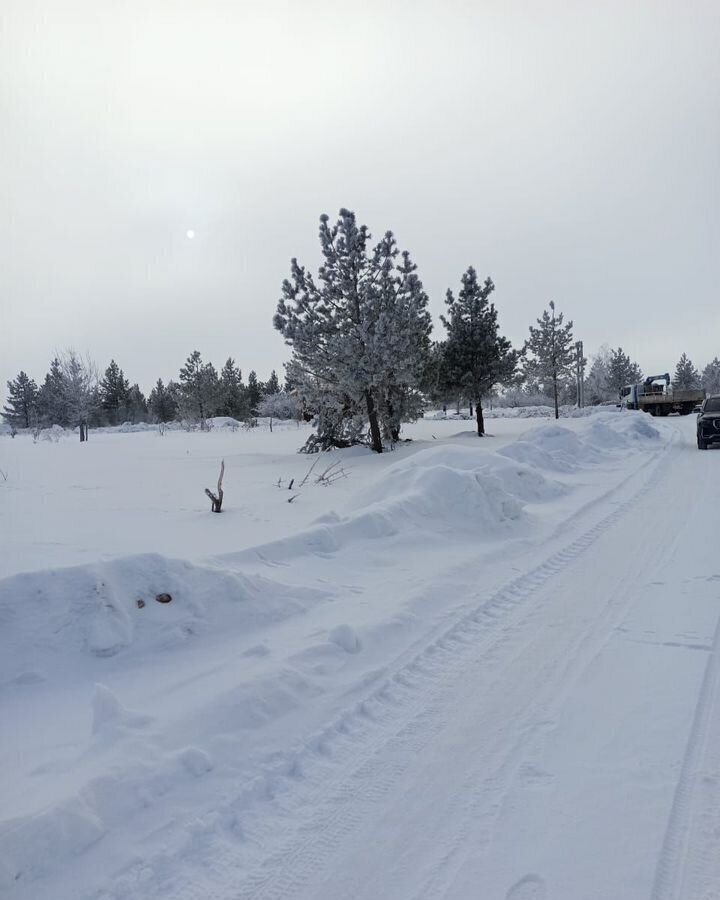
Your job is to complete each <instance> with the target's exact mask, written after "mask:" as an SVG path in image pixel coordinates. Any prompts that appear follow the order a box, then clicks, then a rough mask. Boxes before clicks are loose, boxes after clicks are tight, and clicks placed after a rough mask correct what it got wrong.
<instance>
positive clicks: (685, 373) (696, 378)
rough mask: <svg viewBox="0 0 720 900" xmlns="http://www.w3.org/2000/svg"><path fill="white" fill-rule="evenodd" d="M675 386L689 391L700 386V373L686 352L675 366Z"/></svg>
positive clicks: (680, 389)
mask: <svg viewBox="0 0 720 900" xmlns="http://www.w3.org/2000/svg"><path fill="white" fill-rule="evenodd" d="M673 387H674V388H676V389H677V390H679V391H689V390H693V388H699V387H700V373H699V372H698V370H697V369H696V368H695V366H694V365H693V364H692V360H690V359H688V357H687V356H686V354H685V353H683V355H682V356H681V357H680V359H679V360H678V364H677V366H676V367H675V377H674V378H673Z"/></svg>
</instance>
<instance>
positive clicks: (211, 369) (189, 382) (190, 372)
mask: <svg viewBox="0 0 720 900" xmlns="http://www.w3.org/2000/svg"><path fill="white" fill-rule="evenodd" d="M180 398H181V399H180V413H181V415H183V416H184V417H185V418H187V419H190V420H192V421H197V422H199V423H200V427H201V428H202V429H204V428H205V427H206V422H207V419H209V418H210V417H211V416H214V415H215V412H216V409H217V405H218V399H219V383H218V376H217V372H216V371H215V366H213V364H212V363H204V362H203V360H202V356H201V355H200V352H199V351H198V350H193V352H192V353H191V354H190V356H188V358H187V360H186V361H185V365H184V366H183V367H182V369H180Z"/></svg>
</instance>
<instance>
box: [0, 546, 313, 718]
mask: <svg viewBox="0 0 720 900" xmlns="http://www.w3.org/2000/svg"><path fill="white" fill-rule="evenodd" d="M161 593H166V594H168V595H170V597H171V598H172V599H171V601H170V602H168V603H159V602H156V599H155V598H156V597H157V595H159V594H161ZM325 596H326V595H324V594H323V592H322V591H320V590H319V589H318V588H315V587H313V588H303V587H299V586H294V587H292V588H290V587H287V586H286V585H283V584H281V583H278V582H276V581H273V580H270V579H268V578H264V577H261V576H252V577H250V576H246V575H243V574H241V573H239V572H236V571H233V570H232V569H231V568H230V567H229V566H228V565H225V567H223V568H220V567H218V566H214V565H209V564H208V565H195V564H192V563H190V562H186V561H183V560H176V559H171V558H168V557H164V556H160V555H159V554H146V555H141V556H128V557H121V558H120V559H116V560H112V561H109V562H105V563H98V564H96V565H93V566H74V567H69V568H65V569H51V570H45V571H39V572H32V573H22V574H19V575H14V576H11V577H9V578H5V579H2V580H0V623H2V627H1V628H0V685H1V684H4V683H7V682H11V681H17V679H18V678H19V677H22V675H23V674H24V673H35V672H38V673H42V675H41V676H40V677H43V678H44V677H51V675H52V673H53V671H56V670H63V666H67V665H72V661H73V660H75V661H79V660H80V659H81V658H84V659H87V658H88V657H89V658H91V659H92V658H93V657H94V658H96V659H103V658H106V657H116V656H119V655H124V656H127V657H128V662H129V661H130V660H132V659H134V658H135V657H138V656H148V655H151V654H158V653H168V652H173V651H177V650H179V649H181V648H183V647H184V646H185V645H187V644H188V642H190V641H192V640H193V639H195V638H199V637H201V636H202V635H203V634H205V633H208V632H209V633H215V632H221V631H224V630H227V629H233V628H235V629H237V628H240V629H242V631H243V633H247V632H248V631H251V630H253V629H257V628H259V627H261V626H263V625H267V624H270V623H273V622H280V621H283V620H285V619H287V618H289V617H290V616H293V615H296V614H298V613H301V612H303V611H305V610H306V609H307V608H308V607H309V606H311V605H314V604H315V603H317V602H320V601H321V600H323V599H324V597H325ZM63 671H67V670H63ZM105 701H107V702H106V703H105V706H106V707H107V709H108V710H109V709H110V706H111V704H110V703H109V700H108V698H107V697H105ZM101 705H102V703H101ZM106 712H107V710H106ZM102 715H103V714H101V718H102Z"/></svg>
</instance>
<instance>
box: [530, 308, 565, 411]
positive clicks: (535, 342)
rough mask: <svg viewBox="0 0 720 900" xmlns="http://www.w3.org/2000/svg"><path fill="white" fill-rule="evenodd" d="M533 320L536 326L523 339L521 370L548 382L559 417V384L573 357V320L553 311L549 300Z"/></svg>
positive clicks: (546, 384) (532, 377)
mask: <svg viewBox="0 0 720 900" xmlns="http://www.w3.org/2000/svg"><path fill="white" fill-rule="evenodd" d="M537 324H538V327H537V328H535V327H534V326H533V325H531V326H530V337H529V338H528V339H527V341H526V342H525V352H526V353H527V362H526V364H525V370H526V373H527V374H528V377H529V378H530V379H536V380H537V381H538V382H540V383H541V384H544V385H545V386H546V387H547V386H550V388H551V390H552V397H553V401H554V403H555V418H556V419H559V418H560V407H559V403H558V396H559V392H560V386H561V385H562V383H563V382H564V381H565V380H566V379H569V378H571V377H572V372H573V364H574V361H575V347H574V343H573V332H572V329H573V323H572V320H570V321H569V322H567V323H564V322H563V314H562V313H556V312H555V303H554V302H553V301H552V300H551V301H550V310H549V311H548V310H547V309H546V310H544V311H543V314H542V318H540V319H538V320H537Z"/></svg>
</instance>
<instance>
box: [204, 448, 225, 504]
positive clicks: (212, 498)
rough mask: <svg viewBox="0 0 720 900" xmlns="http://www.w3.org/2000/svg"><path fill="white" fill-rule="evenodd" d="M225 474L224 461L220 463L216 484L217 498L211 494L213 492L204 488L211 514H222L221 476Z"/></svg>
mask: <svg viewBox="0 0 720 900" xmlns="http://www.w3.org/2000/svg"><path fill="white" fill-rule="evenodd" d="M224 474H225V460H223V461H222V462H221V463H220V477H219V478H218V483H217V496H216V495H215V494H213V492H212V491H211V490H210V489H209V488H205V493H206V494H207V495H208V497H209V498H210V502H211V504H212V506H211V507H210V508H211V509H212V511H213V512H217V513H219V512H222V502H223V489H222V480H223V475H224Z"/></svg>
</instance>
